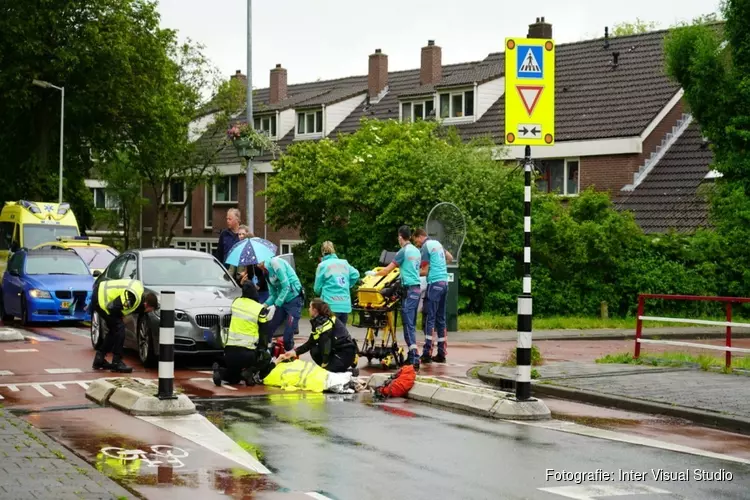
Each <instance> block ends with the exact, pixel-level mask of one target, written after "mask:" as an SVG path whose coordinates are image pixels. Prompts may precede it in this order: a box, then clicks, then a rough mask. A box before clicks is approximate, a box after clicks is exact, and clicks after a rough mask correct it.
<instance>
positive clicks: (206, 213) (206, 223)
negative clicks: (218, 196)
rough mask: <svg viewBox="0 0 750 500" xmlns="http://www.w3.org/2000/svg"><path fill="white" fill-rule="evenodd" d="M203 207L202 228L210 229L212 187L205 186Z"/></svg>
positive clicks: (212, 221) (212, 219)
mask: <svg viewBox="0 0 750 500" xmlns="http://www.w3.org/2000/svg"><path fill="white" fill-rule="evenodd" d="M204 199H205V200H206V201H205V205H204V207H203V227H204V228H205V229H211V228H212V227H213V223H214V190H213V186H211V185H209V184H206V192H205V196H204Z"/></svg>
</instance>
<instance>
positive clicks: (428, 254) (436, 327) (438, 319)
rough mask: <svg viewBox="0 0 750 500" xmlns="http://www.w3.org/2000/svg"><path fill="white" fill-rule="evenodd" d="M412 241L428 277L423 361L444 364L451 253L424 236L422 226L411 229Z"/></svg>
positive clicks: (423, 274) (446, 350)
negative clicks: (418, 251) (434, 354)
mask: <svg viewBox="0 0 750 500" xmlns="http://www.w3.org/2000/svg"><path fill="white" fill-rule="evenodd" d="M414 241H415V242H416V244H417V246H418V247H419V248H420V250H421V258H422V262H423V263H426V264H427V265H426V266H425V267H423V268H422V269H421V271H420V274H421V275H422V276H427V293H426V294H425V309H426V310H425V316H426V319H425V327H424V350H423V351H422V358H421V361H422V363H432V362H433V361H434V362H436V363H445V356H446V355H447V354H448V337H447V327H446V321H445V303H446V300H447V298H448V268H447V266H446V265H445V262H446V260H447V261H448V262H451V261H452V260H453V256H452V255H451V254H450V252H448V251H446V250H445V249H444V248H443V245H442V244H440V242H439V241H437V240H433V239H432V238H429V237H428V236H427V232H426V231H425V230H424V229H417V230H416V231H414ZM436 331H437V345H438V349H437V351H438V352H437V356H435V357H433V356H432V339H433V335H434V334H435V332H436Z"/></svg>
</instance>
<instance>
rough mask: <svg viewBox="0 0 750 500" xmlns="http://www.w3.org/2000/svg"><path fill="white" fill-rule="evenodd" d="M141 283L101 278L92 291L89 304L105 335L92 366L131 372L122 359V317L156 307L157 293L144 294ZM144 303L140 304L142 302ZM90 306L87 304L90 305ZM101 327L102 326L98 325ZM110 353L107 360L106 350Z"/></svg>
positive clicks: (98, 345) (98, 368) (149, 310)
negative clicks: (102, 321)
mask: <svg viewBox="0 0 750 500" xmlns="http://www.w3.org/2000/svg"><path fill="white" fill-rule="evenodd" d="M143 292H144V289H143V283H141V282H140V281H138V280H130V279H127V280H109V281H100V282H99V283H98V284H97V286H96V287H95V289H94V293H93V294H92V301H91V306H93V307H92V309H93V310H95V311H96V312H97V313H98V314H99V317H100V318H101V319H103V320H104V322H105V323H106V325H107V335H106V337H104V339H102V338H101V337H100V339H99V342H98V344H97V350H96V356H95V357H94V363H93V365H92V368H93V369H95V370H102V369H110V370H111V371H113V372H119V373H130V372H132V371H133V369H132V368H131V367H129V366H127V365H126V364H125V363H123V361H122V351H123V345H124V344H125V323H124V322H123V318H124V317H125V316H128V315H130V314H133V313H134V312H136V311H138V312H146V313H149V312H152V311H154V310H155V309H156V308H157V307H158V302H157V299H156V295H154V294H153V293H147V294H146V295H145V297H144V295H143ZM141 302H143V304H141ZM91 306H90V307H91ZM100 328H101V327H100ZM109 352H112V362H111V363H109V362H107V353H109Z"/></svg>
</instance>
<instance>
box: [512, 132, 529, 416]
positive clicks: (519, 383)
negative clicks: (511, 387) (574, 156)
mask: <svg viewBox="0 0 750 500" xmlns="http://www.w3.org/2000/svg"><path fill="white" fill-rule="evenodd" d="M532 167H533V162H532V161H531V146H526V148H525V154H524V160H523V176H524V188H523V293H521V295H519V296H518V321H517V323H516V331H517V332H518V343H517V344H516V399H517V400H519V401H525V400H527V399H529V398H531V316H532V307H531V303H532V299H531V174H532V171H533V168H532Z"/></svg>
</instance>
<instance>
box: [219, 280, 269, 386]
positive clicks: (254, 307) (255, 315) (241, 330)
mask: <svg viewBox="0 0 750 500" xmlns="http://www.w3.org/2000/svg"><path fill="white" fill-rule="evenodd" d="M268 333H269V332H268V308H267V307H265V306H263V305H262V304H260V303H259V302H258V288H257V287H256V286H255V285H254V284H253V282H252V281H250V280H248V279H245V280H243V284H242V297H239V298H236V299H234V302H232V321H231V322H230V324H229V336H228V339H227V343H226V345H225V346H224V364H225V367H221V366H220V365H219V363H218V362H217V363H214V364H213V381H214V384H216V385H217V386H220V385H221V383H222V380H225V381H227V383H229V384H237V383H239V382H240V380H244V382H245V384H246V385H248V386H251V385H255V384H260V383H262V382H261V381H262V379H263V377H265V376H266V375H267V374H268V372H270V370H271V369H272V368H273V366H270V367H269V363H268V362H269V361H270V359H271V354H270V353H269V352H268V338H267V337H268ZM265 368H268V370H267V371H266V370H265ZM262 371H265V373H260V372H262Z"/></svg>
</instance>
